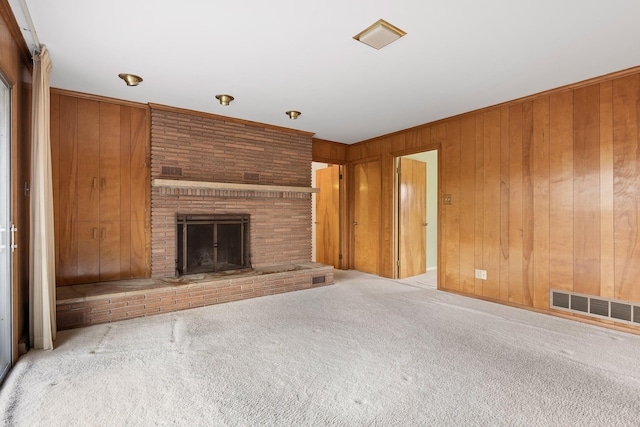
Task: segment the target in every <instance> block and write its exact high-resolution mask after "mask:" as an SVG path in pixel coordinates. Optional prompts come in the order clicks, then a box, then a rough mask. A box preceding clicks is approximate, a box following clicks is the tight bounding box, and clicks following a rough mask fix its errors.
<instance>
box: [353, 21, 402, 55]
mask: <svg viewBox="0 0 640 427" xmlns="http://www.w3.org/2000/svg"><path fill="white" fill-rule="evenodd" d="M405 34H407V33H405V32H404V31H402V30H401V29H400V28H398V27H395V26H393V25H391V24H389V23H388V22H387V21H385V20H383V19H381V20H379V21H378V22H376V23H374V24H372V25H370V26H369V27H368V28H366V29H365V30H364V31H362V32H361V33H359V34H357V35H355V36H353V38H354V39H356V40H358V41H360V42H362V43H364V44H366V45H369V46H371V47H372V48H374V49H381V48H383V47H385V46H386V45H388V44H389V43H391V42H394V41H396V40H398V39H399V38H400V37H402V36H404V35H405Z"/></svg>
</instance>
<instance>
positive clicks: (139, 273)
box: [131, 220, 147, 277]
mask: <svg viewBox="0 0 640 427" xmlns="http://www.w3.org/2000/svg"><path fill="white" fill-rule="evenodd" d="M145 248H146V239H145V221H144V220H142V221H131V277H145V276H146V274H147V267H146V251H145Z"/></svg>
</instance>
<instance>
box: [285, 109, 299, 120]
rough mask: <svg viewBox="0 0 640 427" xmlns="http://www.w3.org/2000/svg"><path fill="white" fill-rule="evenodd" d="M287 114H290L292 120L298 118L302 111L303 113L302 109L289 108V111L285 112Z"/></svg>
mask: <svg viewBox="0 0 640 427" xmlns="http://www.w3.org/2000/svg"><path fill="white" fill-rule="evenodd" d="M285 114H286V115H287V116H289V118H290V119H291V120H295V119H297V118H298V116H300V115H301V114H302V113H301V112H300V111H294V110H289V111H287V112H285Z"/></svg>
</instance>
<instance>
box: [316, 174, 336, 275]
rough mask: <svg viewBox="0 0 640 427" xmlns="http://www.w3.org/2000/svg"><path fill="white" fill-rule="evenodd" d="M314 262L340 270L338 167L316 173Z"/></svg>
mask: <svg viewBox="0 0 640 427" xmlns="http://www.w3.org/2000/svg"><path fill="white" fill-rule="evenodd" d="M316 186H317V187H318V188H319V189H320V192H319V193H317V195H316V261H317V262H319V263H320V264H325V265H332V266H333V267H334V268H340V166H338V165H333V166H329V167H328V168H326V169H320V170H317V171H316Z"/></svg>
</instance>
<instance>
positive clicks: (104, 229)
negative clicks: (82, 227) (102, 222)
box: [100, 227, 107, 239]
mask: <svg viewBox="0 0 640 427" xmlns="http://www.w3.org/2000/svg"><path fill="white" fill-rule="evenodd" d="M106 237H107V229H106V228H104V227H102V231H101V232H100V238H102V239H104V238H106Z"/></svg>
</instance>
